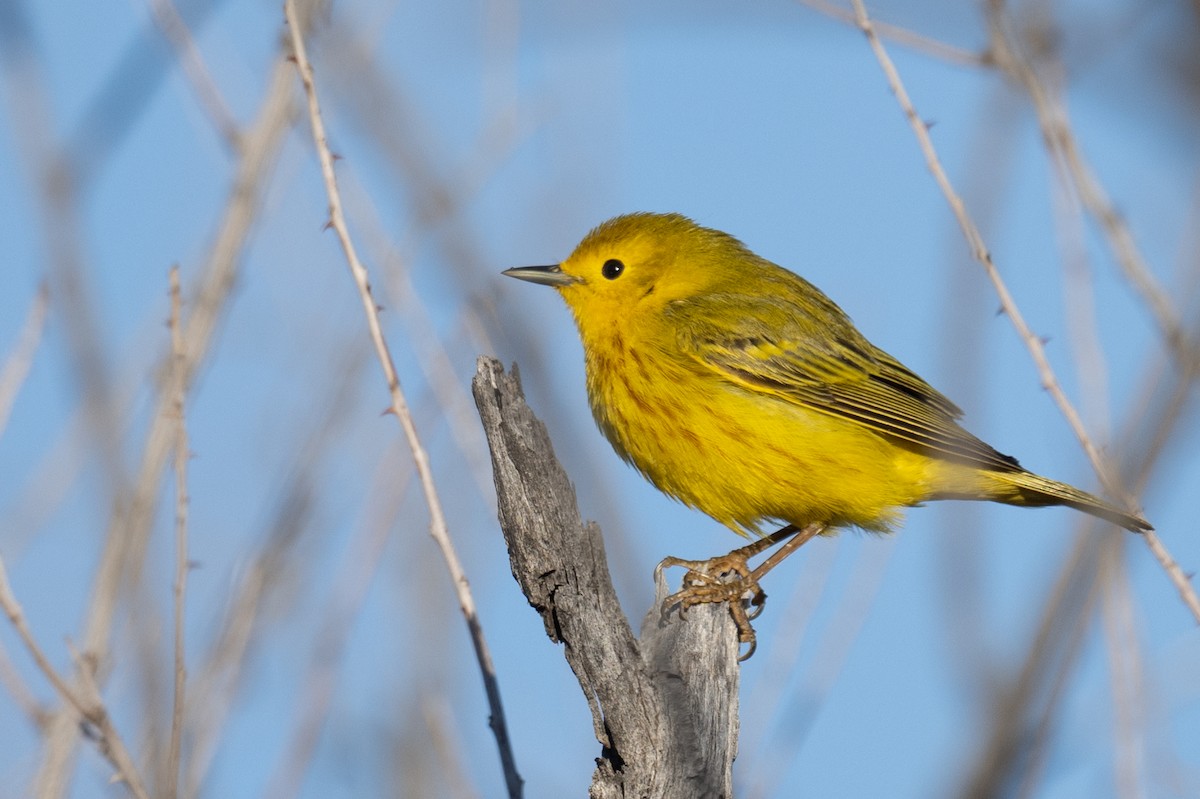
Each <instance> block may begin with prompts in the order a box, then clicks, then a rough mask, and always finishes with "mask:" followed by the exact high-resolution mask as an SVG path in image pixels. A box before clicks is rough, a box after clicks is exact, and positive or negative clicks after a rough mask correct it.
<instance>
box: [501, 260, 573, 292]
mask: <svg viewBox="0 0 1200 799" xmlns="http://www.w3.org/2000/svg"><path fill="white" fill-rule="evenodd" d="M501 274H505V275H508V276H509V277H515V278H517V279H518V280H528V281H529V282H530V283H541V284H542V285H543V286H554V287H555V288H561V287H563V286H569V285H571V284H572V283H579V282H580V279H579V278H577V277H575V276H574V275H568V274H567V273H566V272H564V271H563V270H562V267H561V266H559V265H558V264H551V265H550V266H517V267H514V268H512V269H505V270H504V271H503V272H502V273H501Z"/></svg>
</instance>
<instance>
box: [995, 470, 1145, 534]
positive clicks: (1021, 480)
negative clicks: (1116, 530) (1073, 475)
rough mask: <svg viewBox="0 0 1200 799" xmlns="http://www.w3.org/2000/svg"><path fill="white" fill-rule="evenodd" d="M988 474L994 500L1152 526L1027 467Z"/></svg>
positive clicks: (1135, 527) (1134, 527)
mask: <svg viewBox="0 0 1200 799" xmlns="http://www.w3.org/2000/svg"><path fill="white" fill-rule="evenodd" d="M989 476H990V477H991V478H992V479H993V480H994V485H995V487H996V489H997V491H996V495H995V496H993V497H991V498H992V499H993V500H995V501H997V502H1005V503H1007V504H1009V505H1021V506H1024V507H1037V506H1042V505H1066V506H1067V507H1069V508H1075V509H1076V510H1081V511H1083V512H1084V513H1089V514H1091V515H1092V516H1096V517H1097V518H1100V519H1104V520H1105V521H1108V522H1112V523H1113V524H1117V525H1120V526H1121V527H1124V528H1125V529H1126V530H1130V531H1132V532H1135V533H1144V532H1146V531H1147V530H1153V529H1154V528H1153V527H1151V526H1150V523H1149V522H1147V521H1146V520H1145V519H1143V518H1142V517H1141V516H1138V515H1136V514H1133V513H1129V512H1128V511H1124V510H1121V509H1120V508H1118V507H1116V506H1115V505H1110V504H1109V503H1107V502H1105V501H1104V500H1102V499H1100V498H1099V497H1094V496H1092V495H1091V494H1089V493H1087V492H1086V491H1080V490H1079V489H1078V488H1075V487H1074V486H1070V485H1067V484H1066V483H1060V482H1058V481H1057V480H1051V479H1050V478H1048V477H1042V476H1041V475H1038V474H1034V473H1032V472H1026V471H1013V472H990V473H989Z"/></svg>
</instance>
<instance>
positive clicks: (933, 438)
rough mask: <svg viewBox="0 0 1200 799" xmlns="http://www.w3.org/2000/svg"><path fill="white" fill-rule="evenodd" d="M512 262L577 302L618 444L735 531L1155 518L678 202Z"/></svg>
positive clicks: (591, 387) (607, 427) (657, 481)
mask: <svg viewBox="0 0 1200 799" xmlns="http://www.w3.org/2000/svg"><path fill="white" fill-rule="evenodd" d="M504 274H506V275H510V276H512V277H516V278H520V279H522V280H528V281H532V282H534V283H542V284H546V285H550V286H553V287H555V288H556V289H557V290H558V292H559V293H560V294H561V295H562V298H563V300H564V301H566V303H567V305H568V306H569V307H570V309H571V312H572V313H573V314H574V316H575V321H576V323H577V325H578V327H579V335H580V337H581V338H582V340H583V350H584V356H585V359H586V364H587V388H588V397H589V399H590V401H591V406H592V413H593V415H594V416H595V419H596V423H597V424H598V425H599V427H600V429H601V430H602V431H603V433H604V435H605V436H606V437H607V438H608V440H609V442H610V443H611V444H612V446H613V448H614V449H615V450H616V451H617V453H618V454H619V455H620V456H621V457H622V458H624V459H625V460H626V461H628V462H629V463H632V464H633V465H634V466H635V467H637V469H638V470H639V471H640V472H641V473H642V474H643V475H645V476H646V478H647V479H649V480H650V482H652V483H653V484H654V485H655V486H657V487H658V488H659V489H660V490H662V491H664V492H665V493H667V494H669V495H670V496H672V497H675V498H676V499H678V500H680V501H682V502H684V503H685V504H687V505H690V506H692V507H694V508H698V509H699V510H702V511H704V512H705V513H707V514H708V515H709V516H712V517H713V518H714V519H716V520H717V521H720V522H722V523H723V524H725V525H728V526H729V527H731V528H732V529H734V530H735V531H737V532H740V533H743V534H745V533H759V532H761V530H760V525H761V524H763V523H766V522H776V521H779V522H784V523H787V524H788V525H789V527H788V528H785V530H784V531H783V532H786V533H789V534H790V533H791V532H793V531H794V530H796V529H798V528H805V527H808V526H810V525H818V526H819V527H816V528H814V530H815V531H817V532H819V531H822V530H824V529H826V528H837V527H846V526H855V527H861V528H863V529H866V530H875V531H886V530H888V529H889V528H891V527H892V526H893V525H894V524H895V523H896V522H897V521H898V519H899V509H900V508H903V507H906V506H912V505H917V504H920V503H922V502H926V501H929V500H936V499H970V500H991V501H994V502H1004V503H1007V504H1010V505H1022V506H1042V505H1067V506H1070V507H1072V508H1076V509H1078V510H1081V511H1084V512H1085V513H1090V514H1092V515H1094V516H1098V517H1100V518H1102V519H1105V520H1108V521H1110V522H1114V523H1116V524H1118V525H1120V526H1122V527H1125V528H1127V529H1129V530H1134V531H1138V530H1148V529H1151V528H1150V525H1149V524H1148V523H1147V522H1146V521H1145V520H1144V519H1142V518H1141V517H1140V516H1136V515H1134V514H1131V513H1127V512H1126V511H1123V510H1121V509H1119V508H1116V507H1114V506H1113V505H1110V504H1108V503H1106V502H1104V501H1103V500H1100V499H1098V498H1097V497H1094V496H1092V495H1091V494H1088V493H1086V492H1084V491H1080V490H1079V489H1077V488H1074V487H1072V486H1069V485H1066V484H1064V483H1059V482H1056V481H1054V480H1050V479H1047V478H1045V477H1041V476H1039V475H1036V474H1033V473H1031V472H1028V471H1026V470H1025V469H1024V468H1022V467H1021V466H1020V464H1018V463H1017V461H1016V460H1015V459H1013V458H1011V457H1009V456H1007V455H1002V454H1000V453H999V452H997V451H996V450H994V449H992V448H991V447H990V446H988V445H987V444H985V443H984V442H983V441H981V440H980V439H978V438H976V437H975V436H973V435H971V434H970V433H968V432H967V431H966V430H964V429H963V428H962V427H960V426H959V424H958V423H957V421H956V420H957V419H958V417H959V416H960V415H961V411H960V410H959V409H958V408H957V407H956V406H955V405H954V403H952V402H951V401H950V400H948V399H946V397H944V396H942V395H941V394H940V393H938V392H937V391H936V390H935V389H934V388H933V387H931V386H930V385H929V384H928V383H926V382H925V381H924V380H922V379H921V378H920V377H918V376H917V375H916V374H915V373H913V372H912V371H910V370H909V369H908V368H906V367H905V366H904V365H903V364H901V363H900V362H899V361H898V360H896V359H895V358H893V357H892V356H890V355H888V354H887V353H886V352H884V351H883V350H881V349H879V348H878V347H876V346H875V345H873V344H871V342H869V341H867V339H866V338H865V337H864V336H863V335H862V334H861V333H860V332H859V331H858V330H857V329H856V328H855V327H854V324H853V323H852V322H851V321H850V319H849V317H847V316H846V314H845V313H844V312H843V311H842V310H841V309H840V308H839V307H838V306H837V305H835V304H834V303H833V302H832V301H831V300H830V299H829V298H828V297H826V296H825V295H824V294H822V293H821V291H820V290H818V289H817V288H816V287H815V286H813V285H812V284H811V283H809V282H808V281H806V280H804V279H803V278H801V277H798V276H797V275H795V274H793V273H792V272H789V271H787V270H786V269H783V268H781V267H779V266H777V265H775V264H773V263H771V262H770V261H767V260H766V259H764V258H760V257H759V256H757V255H755V254H754V253H753V252H751V251H750V250H749V249H747V248H746V247H745V246H744V245H743V244H742V243H741V242H740V241H738V240H737V239H735V238H733V237H732V236H730V235H728V234H726V233H722V232H720V231H717V230H712V229H709V228H705V227H701V226H699V225H697V224H696V223H694V222H692V221H691V220H690V219H688V218H686V217H684V216H680V215H679V214H650V213H637V214H628V215H626V216H619V217H617V218H615V219H611V220H609V221H607V222H605V223H603V224H602V225H600V226H599V227H597V228H596V229H595V230H593V231H592V232H591V233H589V234H588V235H587V237H586V238H584V240H583V241H582V242H581V243H580V244H579V246H578V247H576V248H575V251H574V252H573V253H572V254H571V256H570V257H569V258H568V259H567V260H565V261H563V262H562V263H561V264H556V265H553V266H533V267H522V268H517V269H509V270H507V271H505V273H504ZM739 571H740V569H739ZM756 574H757V573H756ZM743 575H745V573H744V572H743ZM751 588H753V589H754V590H756V591H757V586H756V585H752V586H751ZM724 598H729V597H724ZM697 601H712V600H704V599H700V600H697ZM687 604H689V603H686V602H685V605H684V606H685V607H686V606H687Z"/></svg>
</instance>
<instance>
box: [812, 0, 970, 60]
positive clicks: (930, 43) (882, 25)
mask: <svg viewBox="0 0 1200 799" xmlns="http://www.w3.org/2000/svg"><path fill="white" fill-rule="evenodd" d="M799 3H800V4H801V5H803V6H808V7H809V8H811V9H812V10H813V11H816V12H817V13H818V14H823V15H825V16H827V17H829V18H830V19H836V20H837V21H839V22H846V23H849V24H851V25H857V24H858V23H857V21H856V19H855V14H854V12H853V11H852V10H850V9H848V8H845V7H844V6H840V5H837V4H836V3H832V2H830V1H829V0H799ZM874 25H875V28H876V30H878V31H879V34H880V35H881V36H886V37H887V38H888V39H891V40H892V41H894V42H895V43H896V44H899V45H901V46H904V47H909V48H912V49H913V50H919V51H920V52H923V53H928V54H929V55H931V56H933V57H934V58H940V59H942V60H943V61H945V62H947V63H950V64H959V65H962V66H966V67H978V66H983V65H984V64H986V63H988V55H987V54H980V53H975V52H972V51H970V50H964V49H963V48H961V47H955V46H954V45H952V44H946V43H945V42H943V41H939V40H937V39H934V38H933V37H932V36H925V35H924V34H921V33H917V32H916V31H912V30H909V29H908V28H902V27H900V26H899V25H892V24H890V23H887V22H875V23H874Z"/></svg>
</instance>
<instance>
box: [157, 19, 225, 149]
mask: <svg viewBox="0 0 1200 799" xmlns="http://www.w3.org/2000/svg"><path fill="white" fill-rule="evenodd" d="M147 1H148V3H149V5H150V11H151V13H152V14H153V16H154V22H155V24H157V25H158V27H159V29H160V30H161V31H162V32H163V36H165V37H166V39H167V41H168V42H170V43H171V46H172V47H173V48H175V57H176V58H177V59H178V60H179V65H180V67H182V69H183V74H184V76H185V77H187V80H188V83H189V84H191V87H192V91H194V92H195V93H196V99H197V100H198V101H199V103H200V107H201V108H203V109H204V112H205V113H206V114H208V118H209V119H210V120H211V121H212V124H213V127H215V128H216V129H217V132H219V133H220V134H221V138H223V139H225V144H226V145H227V146H228V147H229V148H230V149H236V148H237V145H238V143H239V139H240V136H241V131H239V130H238V124H237V121H236V120H235V119H234V116H233V112H232V111H230V110H229V105H228V104H227V103H226V102H225V98H224V97H222V96H221V91H220V89H218V88H217V84H216V83H215V82H214V81H213V79H212V75H211V74H209V71H208V67H207V66H206V65H205V63H204V58H203V56H201V55H200V48H198V47H197V46H196V40H195V39H193V38H192V33H191V31H190V30H188V25H187V22H185V21H184V19H183V17H181V16H179V11H178V10H177V9H176V8H175V4H174V3H173V2H172V0H147Z"/></svg>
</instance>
